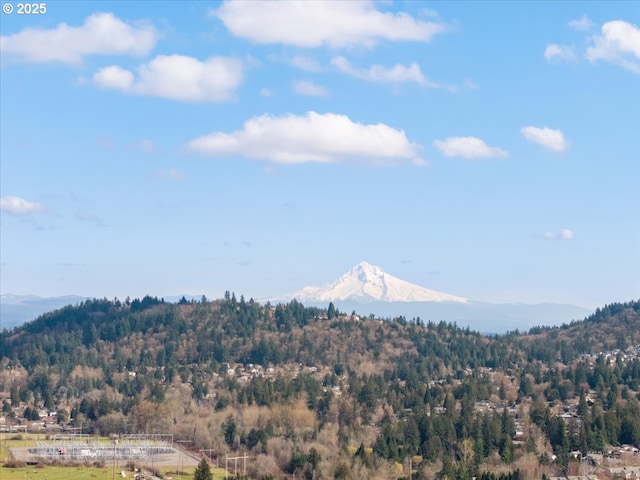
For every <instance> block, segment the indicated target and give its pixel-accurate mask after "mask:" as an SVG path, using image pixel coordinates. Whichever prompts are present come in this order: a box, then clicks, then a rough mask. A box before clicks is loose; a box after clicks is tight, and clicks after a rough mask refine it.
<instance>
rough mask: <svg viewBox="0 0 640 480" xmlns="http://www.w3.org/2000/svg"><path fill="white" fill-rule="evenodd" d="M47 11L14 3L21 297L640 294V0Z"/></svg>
mask: <svg viewBox="0 0 640 480" xmlns="http://www.w3.org/2000/svg"><path fill="white" fill-rule="evenodd" d="M3 5H4V4H3ZM12 6H14V7H17V3H15V2H14V3H12ZM45 6H46V11H45V12H44V13H39V14H30V15H18V14H17V13H16V11H15V10H14V11H13V12H12V13H11V14H6V13H5V14H3V15H2V17H1V22H2V24H1V25H0V27H1V31H2V40H1V43H0V54H1V71H0V74H1V84H0V88H1V91H0V93H1V100H2V102H1V106H0V128H1V130H0V134H1V146H0V148H1V150H0V153H1V163H0V176H1V178H0V193H1V198H2V203H1V230H0V240H1V243H0V253H1V257H2V258H1V261H2V268H1V278H0V280H1V284H0V287H1V291H2V293H14V294H39V295H47V296H48V295H63V294H79V295H87V296H99V297H103V296H105V297H109V298H112V297H114V296H118V297H120V298H124V297H126V296H127V295H130V296H131V297H135V296H141V295H145V294H147V293H148V294H152V295H158V296H166V295H174V294H183V293H187V294H202V293H204V294H206V295H207V296H210V297H218V296H221V295H222V294H223V292H224V291H225V290H231V291H235V292H236V293H237V294H240V293H243V294H244V295H245V296H247V297H250V296H252V297H254V298H264V297H270V296H277V295H281V294H284V293H289V292H293V291H296V290H298V289H300V288H301V287H303V286H305V285H319V284H323V283H327V282H329V281H332V280H333V279H335V278H336V277H338V276H339V275H341V274H342V273H344V272H345V271H347V270H348V269H349V268H350V267H352V266H353V265H355V264H356V263H358V262H360V261H362V260H366V261H368V262H369V263H372V264H375V265H379V266H381V267H382V268H383V269H384V270H385V271H387V272H388V273H390V274H392V275H395V276H398V277H400V278H402V279H404V280H408V281H411V282H414V283H417V284H419V285H422V286H425V287H427V288H431V289H434V290H440V291H444V292H447V293H451V294H454V295H459V296H464V297H467V298H470V299H474V300H485V301H491V302H525V303H538V302H559V303H574V304H578V305H582V306H587V307H596V306H599V305H603V304H605V303H610V302H613V301H626V300H631V299H634V298H638V297H639V296H640V295H639V292H640V214H639V213H640V193H639V192H640V188H639V185H640V161H639V158H640V155H639V152H640V134H639V133H638V132H640V27H639V25H640V8H639V7H638V3H637V2H627V1H625V2H579V1H571V2H482V1H472V2H471V1H470V2H465V1H456V2H417V1H411V2H402V1H400V2H387V1H384V2H371V3H369V2H366V1H359V2H346V1H344V2H335V1H334V2H327V3H323V2H312V3H311V2H307V3H295V2H273V3H272V2H234V3H225V2H222V3H220V2H204V1H199V2H182V1H159V2H154V1H148V0H145V1H138V2H136V1H131V2H120V1H117V2H116V1H113V2H92V1H83V2H78V1H71V2H64V1H55V2H47V3H46V5H45Z"/></svg>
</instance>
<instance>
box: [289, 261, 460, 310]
mask: <svg viewBox="0 0 640 480" xmlns="http://www.w3.org/2000/svg"><path fill="white" fill-rule="evenodd" d="M289 298H296V299H297V300H299V301H302V302H328V301H345V300H353V301H357V302H380V301H382V302H460V303H466V302H467V300H466V299H465V298H462V297H457V296H454V295H449V294H447V293H442V292H437V291H435V290H429V289H428V288H424V287H421V286H419V285H415V284H413V283H409V282H406V281H404V280H401V279H399V278H397V277H394V276H393V275H389V274H388V273H386V272H385V271H384V270H383V269H382V268H381V267H378V266H376V265H371V264H370V263H368V262H365V261H362V262H360V263H358V264H357V265H356V266H354V267H353V268H351V270H349V271H348V272H347V273H345V274H344V275H342V276H341V277H340V278H338V279H337V280H335V281H334V282H331V283H329V284H327V285H324V286H322V287H305V288H303V289H302V290H299V291H298V292H296V293H294V294H293V295H290V296H289Z"/></svg>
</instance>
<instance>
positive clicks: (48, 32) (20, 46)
mask: <svg viewBox="0 0 640 480" xmlns="http://www.w3.org/2000/svg"><path fill="white" fill-rule="evenodd" d="M158 38H159V35H158V33H157V32H156V30H155V28H154V27H153V26H152V25H148V24H144V23H140V24H133V25H132V24H130V23H126V22H124V21H122V20H120V19H119V18H117V17H116V16H115V15H113V14H112V13H94V14H93V15H91V16H89V17H87V18H86V20H85V22H84V24H82V25H81V26H79V27H72V26H70V25H68V24H66V23H60V24H59V25H57V26H56V27H54V28H49V29H45V28H25V29H24V30H21V31H20V32H18V33H14V34H12V35H6V36H4V35H3V36H2V37H0V51H2V52H3V53H5V54H12V55H14V56H15V57H17V58H19V59H20V60H23V61H26V62H58V63H68V64H80V63H82V60H83V59H84V58H85V57H86V56H89V55H133V56H142V55H146V54H147V53H149V52H150V51H151V50H152V49H153V47H155V45H156V42H157V41H158Z"/></svg>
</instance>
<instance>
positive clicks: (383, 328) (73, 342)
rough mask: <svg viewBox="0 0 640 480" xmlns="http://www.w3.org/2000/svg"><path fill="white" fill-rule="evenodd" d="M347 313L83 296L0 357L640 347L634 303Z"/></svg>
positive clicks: (135, 360)
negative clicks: (508, 328) (493, 311)
mask: <svg viewBox="0 0 640 480" xmlns="http://www.w3.org/2000/svg"><path fill="white" fill-rule="evenodd" d="M331 308H333V306H331ZM338 313H339V312H338ZM352 318H353V317H352V315H345V314H344V313H341V314H339V315H336V311H335V309H334V310H333V311H331V310H329V311H327V310H323V309H319V308H308V307H304V306H303V305H302V304H300V303H299V302H296V301H295V300H294V301H292V302H291V303H289V304H281V305H277V306H271V305H269V304H267V305H266V306H261V305H260V304H258V303H256V302H254V301H253V300H249V301H245V299H244V297H240V300H237V299H236V297H235V295H230V294H228V295H227V297H226V298H225V299H223V300H216V301H208V300H206V299H205V298H203V300H202V301H199V302H195V301H191V302H187V301H186V300H183V301H182V302H179V303H177V304H173V303H165V302H164V301H163V300H158V299H157V298H155V297H150V296H146V297H144V298H143V299H142V300H139V299H135V300H133V301H127V302H124V303H123V302H120V301H118V300H117V299H116V300H113V301H111V300H107V299H102V300H87V301H85V302H82V303H80V304H79V305H77V306H67V307H65V308H62V309H60V310H56V311H53V312H50V313H47V314H44V315H41V316H40V317H38V318H37V319H36V320H34V321H32V322H28V323H26V324H24V325H23V326H20V327H16V328H14V329H13V330H10V331H6V330H5V331H3V332H0V357H6V358H10V359H12V360H17V361H19V362H20V363H21V364H22V365H23V366H25V367H26V368H30V369H31V368H35V367H38V366H52V367H56V369H60V370H61V371H67V372H68V371H70V369H72V368H73V366H74V365H90V366H101V367H104V366H111V367H115V368H123V367H124V366H129V367H132V366H133V367H135V366H138V364H140V363H141V362H145V361H146V363H148V364H149V366H151V364H153V365H154V366H155V365H156V364H157V365H158V366H165V365H166V366H173V367H177V366H179V365H185V364H191V363H197V364H202V363H212V364H213V365H214V366H216V364H219V363H223V362H226V363H229V362H244V363H257V364H269V363H273V364H277V363H282V362H291V361H303V362H311V363H324V364H331V363H333V362H336V361H337V360H338V357H339V356H340V355H342V357H341V358H340V363H345V364H349V363H350V361H349V359H350V357H353V359H355V358H356V357H358V358H359V356H360V355H363V356H365V357H370V359H371V360H374V361H376V362H378V361H380V356H381V355H382V356H383V361H385V362H386V361H388V360H390V359H391V358H393V357H394V355H393V354H392V353H391V352H388V350H393V349H394V348H400V349H403V348H405V347H408V349H407V350H406V351H407V352H417V353H420V354H421V355H423V356H427V357H428V356H430V355H435V356H436V357H438V358H439V359H441V360H442V361H443V362H444V363H445V364H447V365H448V364H450V363H453V364H455V365H456V366H457V367H458V368H465V367H471V368H474V367H479V366H487V367H494V366H501V365H506V364H508V363H507V362H514V361H516V360H518V359H520V360H527V359H533V358H537V359H540V360H547V361H551V360H554V359H555V358H556V357H557V358H559V359H561V360H563V361H565V362H568V361H571V360H573V359H575V358H577V356H578V355H580V354H595V353H598V352H601V351H608V350H613V349H616V348H618V349H624V348H626V347H628V346H630V345H637V344H640V328H639V327H640V320H639V318H640V301H633V302H628V303H622V304H621V303H617V304H611V305H607V306H605V307H603V308H601V309H600V308H599V309H597V310H596V312H595V313H594V314H593V315H591V316H590V317H588V318H586V319H585V320H582V321H575V322H572V323H571V324H568V325H567V324H565V325H562V326H560V327H535V328H532V329H531V330H530V331H529V332H528V333H527V334H519V333H517V332H515V333H510V334H507V335H504V336H490V337H484V336H481V335H479V334H478V333H476V332H473V331H469V329H464V330H462V329H459V328H457V327H456V326H455V325H452V324H447V323H444V322H438V323H434V322H433V321H428V322H427V323H426V324H425V323H424V322H423V321H422V320H420V319H418V320H417V324H416V320H415V319H413V320H411V321H407V319H405V318H403V317H399V318H396V319H393V320H392V321H387V322H380V321H379V320H373V319H362V321H359V322H357V323H354V322H352V321H351V320H352ZM133 352H136V354H135V355H134V354H133ZM138 352H140V353H138ZM356 352H359V354H358V355H356ZM143 357H144V358H143ZM149 357H152V359H150V358H149ZM374 357H375V358H374ZM123 362H124V363H123ZM125 364H126V365H125ZM512 364H513V363H512ZM354 365H355V364H354ZM448 366H449V365H448Z"/></svg>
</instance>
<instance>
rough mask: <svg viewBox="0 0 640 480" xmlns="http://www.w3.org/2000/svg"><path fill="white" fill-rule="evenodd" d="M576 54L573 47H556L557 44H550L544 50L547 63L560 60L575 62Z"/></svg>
mask: <svg viewBox="0 0 640 480" xmlns="http://www.w3.org/2000/svg"><path fill="white" fill-rule="evenodd" d="M575 58H576V54H575V52H574V51H573V47H570V46H568V45H556V44H555V43H549V44H548V45H547V48H545V50H544V59H545V60H546V61H547V62H553V61H558V60H575Z"/></svg>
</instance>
